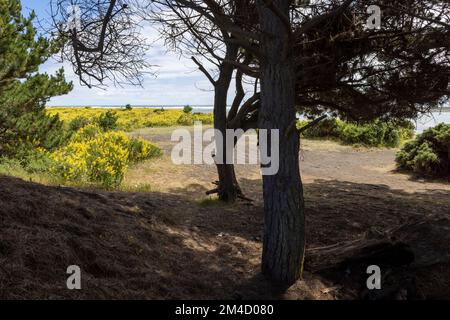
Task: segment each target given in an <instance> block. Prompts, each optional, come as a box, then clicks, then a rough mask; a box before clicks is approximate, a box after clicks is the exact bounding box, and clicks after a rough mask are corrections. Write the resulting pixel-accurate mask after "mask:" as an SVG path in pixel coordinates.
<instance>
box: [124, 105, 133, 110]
mask: <svg viewBox="0 0 450 320" xmlns="http://www.w3.org/2000/svg"><path fill="white" fill-rule="evenodd" d="M125 110H127V111H131V110H133V108H132V107H131V104H127V105H126V106H125Z"/></svg>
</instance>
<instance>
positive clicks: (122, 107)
mask: <svg viewBox="0 0 450 320" xmlns="http://www.w3.org/2000/svg"><path fill="white" fill-rule="evenodd" d="M190 106H191V107H192V108H194V109H204V110H210V111H212V110H213V109H214V106H212V105H190ZM131 107H132V108H136V109H161V108H163V109H183V108H184V106H181V105H132V106H131ZM47 108H94V109H97V108H98V109H125V106H122V105H90V106H87V105H71V106H47ZM227 108H231V106H228V107H227ZM431 112H445V113H447V112H450V107H444V108H440V109H432V110H431Z"/></svg>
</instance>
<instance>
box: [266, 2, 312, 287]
mask: <svg viewBox="0 0 450 320" xmlns="http://www.w3.org/2000/svg"><path fill="white" fill-rule="evenodd" d="M290 2H291V1H289V0H274V1H273V4H274V5H275V6H277V7H278V8H279V9H280V11H281V12H282V13H283V14H284V15H285V16H286V17H289V3H290ZM259 4H260V5H259V13H260V18H261V21H262V32H263V40H262V51H263V55H264V58H263V59H262V62H261V71H262V78H261V112H260V116H259V128H260V129H268V130H270V129H278V130H279V134H280V141H279V152H280V153H279V158H280V163H279V171H278V173H277V174H275V175H271V176H269V175H266V176H263V192H264V212H265V230H264V231H265V234H264V246H263V257H262V272H263V274H264V275H265V276H266V277H268V278H269V279H271V280H272V281H273V282H274V283H277V284H281V285H286V286H289V285H292V284H293V283H295V282H296V281H297V280H298V279H299V277H300V276H301V272H302V265H303V260H304V252H305V219H304V199H303V189H302V182H301V179H300V168H299V147H300V137H299V133H298V132H297V131H296V130H293V132H292V133H290V134H289V135H286V133H287V132H288V128H290V126H291V124H292V123H293V121H295V118H296V111H295V74H294V72H295V66H294V61H293V56H292V54H291V53H290V52H289V49H287V46H286V44H287V43H289V39H288V32H287V28H286V26H285V25H284V24H283V22H282V20H281V19H280V18H279V17H278V16H277V15H276V14H275V13H274V12H273V11H272V10H270V9H269V8H268V7H267V6H265V5H264V1H260V3H259ZM268 140H269V141H270V139H268Z"/></svg>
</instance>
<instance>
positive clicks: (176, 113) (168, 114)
mask: <svg viewBox="0 0 450 320" xmlns="http://www.w3.org/2000/svg"><path fill="white" fill-rule="evenodd" d="M107 111H113V112H115V113H116V115H117V116H118V120H117V125H118V129H120V130H125V131H130V130H133V129H138V128H145V127H170V126H178V125H192V124H193V123H194V122H195V121H201V122H202V123H203V124H204V125H209V124H212V123H213V115H212V114H186V113H184V112H183V110H173V109H169V110H162V109H148V108H147V109H144V108H140V109H139V108H135V109H132V110H121V109H106V108H81V107H78V108H48V109H47V112H48V113H49V114H50V115H56V114H58V115H59V117H60V119H61V120H63V121H64V122H66V123H70V122H71V121H73V120H74V119H76V118H79V117H83V118H86V119H95V118H98V117H99V116H100V115H102V114H104V113H105V112H107Z"/></svg>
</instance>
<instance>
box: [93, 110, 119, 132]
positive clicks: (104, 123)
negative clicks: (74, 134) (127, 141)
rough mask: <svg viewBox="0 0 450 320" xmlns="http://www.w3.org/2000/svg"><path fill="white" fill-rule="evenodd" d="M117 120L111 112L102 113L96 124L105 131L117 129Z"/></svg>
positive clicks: (117, 117) (115, 115) (116, 116)
mask: <svg viewBox="0 0 450 320" xmlns="http://www.w3.org/2000/svg"><path fill="white" fill-rule="evenodd" d="M117 120H119V116H118V115H117V114H116V113H115V112H113V111H107V112H105V113H102V114H101V115H100V116H99V117H98V118H97V119H96V123H97V124H98V125H99V126H100V128H102V129H103V130H105V131H109V130H115V129H117Z"/></svg>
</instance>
